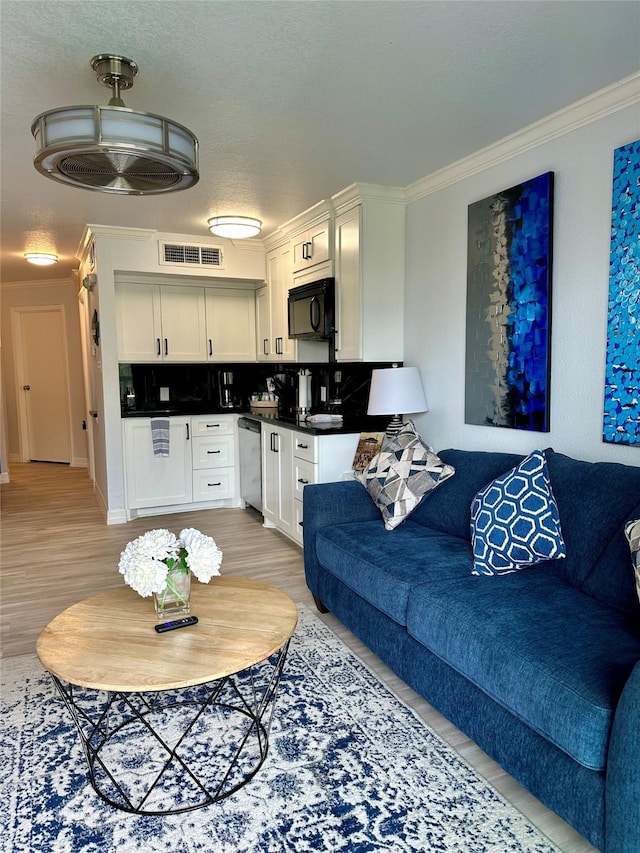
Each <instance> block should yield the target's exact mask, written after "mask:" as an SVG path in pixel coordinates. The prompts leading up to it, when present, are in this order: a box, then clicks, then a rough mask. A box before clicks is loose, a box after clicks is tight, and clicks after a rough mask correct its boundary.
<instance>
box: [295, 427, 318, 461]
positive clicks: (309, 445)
mask: <svg viewBox="0 0 640 853" xmlns="http://www.w3.org/2000/svg"><path fill="white" fill-rule="evenodd" d="M293 455H294V456H297V457H298V459H306V460H307V461H308V462H315V461H316V443H315V437H314V436H312V435H305V434H304V433H301V432H294V434H293Z"/></svg>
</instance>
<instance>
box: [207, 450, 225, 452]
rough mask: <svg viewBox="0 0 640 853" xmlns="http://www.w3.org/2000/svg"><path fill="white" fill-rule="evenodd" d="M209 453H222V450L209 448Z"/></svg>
mask: <svg viewBox="0 0 640 853" xmlns="http://www.w3.org/2000/svg"><path fill="white" fill-rule="evenodd" d="M207 453H222V451H221V450H207Z"/></svg>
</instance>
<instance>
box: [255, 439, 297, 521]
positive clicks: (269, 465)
mask: <svg viewBox="0 0 640 853" xmlns="http://www.w3.org/2000/svg"><path fill="white" fill-rule="evenodd" d="M262 515H263V517H264V525H265V527H277V528H278V530H281V531H282V532H283V533H286V534H287V535H288V536H291V535H292V534H293V432H292V430H290V429H288V428H286V427H280V426H276V425H275V424H274V425H271V424H262Z"/></svg>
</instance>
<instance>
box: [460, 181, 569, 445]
mask: <svg viewBox="0 0 640 853" xmlns="http://www.w3.org/2000/svg"><path fill="white" fill-rule="evenodd" d="M552 238H553V172H546V173H545V174H543V175H539V176H538V177H536V178H532V179H531V180H528V181H524V182H523V183H521V184H519V185H518V186H515V187H511V188H510V189H507V190H503V191H502V192H499V193H496V194H495V195H493V196H490V197H489V198H485V199H482V200H481V201H477V202H474V203H473V204H470V205H469V216H468V242H467V327H466V339H467V340H466V362H465V423H468V424H480V425H484V426H497V427H509V428H512V429H523V430H532V431H536V432H548V431H549V377H550V367H551V261H552V251H551V250H552Z"/></svg>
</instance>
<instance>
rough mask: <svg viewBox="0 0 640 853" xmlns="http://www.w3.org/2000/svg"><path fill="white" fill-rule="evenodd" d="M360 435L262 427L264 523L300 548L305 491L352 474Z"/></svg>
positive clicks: (266, 425)
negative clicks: (313, 484)
mask: <svg viewBox="0 0 640 853" xmlns="http://www.w3.org/2000/svg"><path fill="white" fill-rule="evenodd" d="M359 438H360V434H359V433H346V434H332V435H311V434H310V433H306V432H300V431H298V430H293V429H288V428H285V427H280V426H275V425H274V426H271V425H270V424H269V425H268V424H263V425H262V492H263V497H262V500H263V507H262V512H263V516H264V523H265V526H266V527H276V528H277V529H278V530H280V531H281V532H282V533H285V534H286V535H287V536H289V537H290V538H291V539H293V540H294V542H297V543H298V544H299V545H302V530H303V524H304V488H305V486H307V485H309V484H310V483H329V482H331V481H335V480H341V479H342V478H343V475H344V474H345V473H346V472H350V471H351V466H352V464H353V457H354V455H355V452H356V447H357V445H358V439H359Z"/></svg>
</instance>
